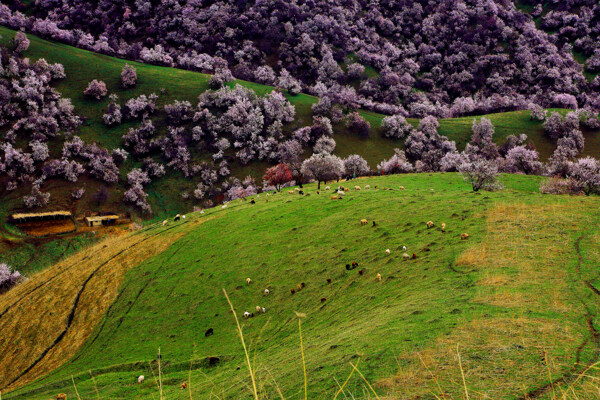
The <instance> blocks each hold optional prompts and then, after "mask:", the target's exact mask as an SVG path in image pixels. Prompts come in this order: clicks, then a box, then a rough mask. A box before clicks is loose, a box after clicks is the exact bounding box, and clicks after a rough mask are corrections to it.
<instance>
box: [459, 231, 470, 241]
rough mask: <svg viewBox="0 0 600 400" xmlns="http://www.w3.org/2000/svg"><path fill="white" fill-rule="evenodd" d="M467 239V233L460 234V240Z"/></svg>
mask: <svg viewBox="0 0 600 400" xmlns="http://www.w3.org/2000/svg"><path fill="white" fill-rule="evenodd" d="M468 238H469V234H468V233H461V234H460V240H467V239H468Z"/></svg>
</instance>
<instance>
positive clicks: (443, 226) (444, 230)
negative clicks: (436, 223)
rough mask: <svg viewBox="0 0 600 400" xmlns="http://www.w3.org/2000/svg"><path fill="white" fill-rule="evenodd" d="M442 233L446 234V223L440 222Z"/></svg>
mask: <svg viewBox="0 0 600 400" xmlns="http://www.w3.org/2000/svg"><path fill="white" fill-rule="evenodd" d="M442 232H446V223H445V222H442Z"/></svg>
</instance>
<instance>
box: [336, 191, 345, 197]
mask: <svg viewBox="0 0 600 400" xmlns="http://www.w3.org/2000/svg"><path fill="white" fill-rule="evenodd" d="M337 194H339V195H340V196H345V195H346V193H345V192H344V191H343V190H338V191H337Z"/></svg>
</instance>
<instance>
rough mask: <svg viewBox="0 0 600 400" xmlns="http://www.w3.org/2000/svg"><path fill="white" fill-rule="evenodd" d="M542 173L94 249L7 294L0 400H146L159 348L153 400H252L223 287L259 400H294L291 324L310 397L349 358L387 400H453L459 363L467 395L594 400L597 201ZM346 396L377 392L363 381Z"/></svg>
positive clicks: (381, 185) (410, 181) (159, 230)
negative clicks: (556, 185)
mask: <svg viewBox="0 0 600 400" xmlns="http://www.w3.org/2000/svg"><path fill="white" fill-rule="evenodd" d="M540 179H541V178H537V177H526V176H515V175H504V176H502V181H503V183H504V184H505V186H506V189H505V190H503V191H499V192H494V193H487V192H484V193H473V192H472V191H471V188H470V187H469V186H468V185H467V184H466V183H465V182H463V181H462V179H461V178H460V176H459V175H457V174H420V175H397V176H387V177H377V178H369V179H360V180H357V181H355V182H353V183H351V184H352V187H353V186H354V185H355V184H357V185H360V186H361V187H362V190H360V191H357V190H354V189H353V190H350V191H349V192H348V193H347V195H346V196H345V197H344V199H343V200H331V199H330V192H331V191H327V192H326V191H322V192H321V194H317V193H316V187H315V186H314V185H308V186H307V187H305V188H304V191H305V192H306V193H307V194H310V195H306V196H301V195H298V194H289V193H288V192H287V191H283V192H281V193H278V194H276V195H271V196H269V197H268V198H267V197H266V196H265V195H261V196H260V197H258V196H254V197H253V198H254V199H255V200H256V203H257V204H255V205H252V204H251V203H250V202H249V201H243V200H239V201H235V202H232V203H230V204H229V205H228V206H227V207H226V208H221V207H217V208H215V209H211V210H207V211H206V213H204V214H199V213H195V214H188V215H187V218H186V219H185V220H183V221H180V222H173V221H170V222H169V223H168V224H167V225H166V226H163V225H162V224H156V225H154V226H151V227H148V228H146V229H145V230H143V231H140V232H137V233H135V234H132V235H130V236H128V237H126V238H121V239H119V240H112V241H108V242H104V243H100V244H99V245H97V246H95V247H92V248H89V249H88V250H86V251H85V252H83V253H79V254H77V255H76V256H74V257H73V258H70V259H67V260H65V261H64V262H61V263H59V264H57V265H56V266H54V267H51V268H49V269H48V270H46V271H44V272H42V273H41V274H39V275H37V276H34V277H32V278H31V280H30V281H29V282H27V283H25V284H23V285H20V286H19V287H17V288H16V289H13V290H12V291H10V292H8V293H7V294H6V295H3V296H0V331H2V332H3V339H4V340H2V341H0V354H3V355H4V356H3V357H4V360H3V362H2V363H0V364H1V366H0V387H2V388H4V389H3V392H2V398H5V399H41V398H44V399H46V398H50V397H52V396H56V394H57V393H60V392H65V393H67V394H68V396H69V398H75V396H77V395H76V393H75V389H74V385H73V383H72V382H74V383H75V386H76V388H77V390H78V394H79V396H81V398H82V399H89V398H97V395H96V393H99V396H100V398H111V399H149V398H159V397H160V395H159V389H158V386H157V384H156V382H155V380H154V378H153V374H158V365H157V363H156V359H157V353H158V351H159V348H160V352H161V354H162V359H161V374H162V383H163V392H164V393H163V396H164V398H165V399H189V398H194V399H201V398H220V399H222V398H236V399H239V398H251V397H252V395H251V391H250V388H251V384H250V381H249V377H248V372H247V369H246V368H245V358H244V353H243V349H242V346H241V344H240V341H239V338H238V337H237V334H236V330H235V321H234V318H233V315H232V314H231V313H230V312H229V311H228V310H229V306H228V304H227V301H226V299H225V297H224V295H223V292H222V289H225V290H226V291H227V292H228V294H229V296H230V297H231V301H232V302H233V304H234V306H235V309H236V314H237V315H238V317H239V318H240V319H241V323H242V326H243V332H244V336H245V341H246V344H247V345H248V346H249V351H250V360H251V362H252V364H253V366H254V368H255V370H256V374H257V379H258V382H259V384H258V387H259V391H260V397H261V398H279V397H280V396H279V394H278V393H279V391H281V394H282V396H283V397H284V398H286V399H294V398H302V397H303V396H304V393H303V385H304V383H303V377H302V376H303V372H302V371H303V369H302V356H301V351H300V341H299V334H298V321H297V316H296V314H295V312H300V313H304V314H305V315H306V316H305V317H304V318H303V319H302V334H303V345H304V351H305V356H306V372H307V376H308V396H309V398H313V399H314V398H323V399H325V398H327V399H331V398H333V397H334V395H335V393H336V391H337V390H338V384H339V385H341V384H342V383H343V382H344V381H345V379H346V378H347V377H348V375H349V374H350V372H351V370H352V367H351V365H350V363H353V364H357V363H358V364H359V365H358V368H359V370H360V371H361V372H362V373H363V374H364V376H365V378H366V380H367V381H368V382H369V383H370V384H371V385H372V386H373V388H374V390H375V391H376V392H377V393H378V395H379V396H381V398H384V397H385V398H406V399H417V398H419V399H434V398H446V399H450V398H455V399H458V398H463V396H464V387H463V381H462V378H461V370H460V368H459V366H462V368H463V371H464V373H465V385H466V387H467V389H468V391H469V394H470V398H471V399H484V398H486V399H487V398H493V399H505V398H521V397H522V396H524V395H526V394H527V393H530V392H535V393H536V397H537V398H558V397H556V395H557V394H558V395H559V397H560V395H561V393H566V395H565V397H564V398H573V399H575V398H579V399H583V398H593V396H594V393H596V394H597V390H598V389H597V387H596V385H595V384H594V380H593V379H590V378H589V376H591V377H597V375H598V374H597V372H596V369H595V368H591V369H587V370H586V368H587V367H589V366H590V365H593V364H594V363H595V362H597V361H598V356H599V350H600V342H599V339H598V338H599V337H600V335H599V334H598V331H597V324H598V322H597V318H598V315H599V314H598V312H599V311H600V303H599V302H598V297H597V296H598V293H599V291H598V289H597V287H599V285H600V282H598V281H597V280H598V271H597V264H598V261H599V260H600V254H599V251H598V248H599V246H598V244H599V243H600V235H598V234H597V232H595V231H593V230H591V229H589V227H592V226H597V224H598V223H599V222H600V216H599V215H598V212H597V210H598V206H599V205H600V199H599V198H598V197H569V196H549V195H541V194H539V192H538V186H539V183H540ZM367 184H368V185H370V189H368V190H367V189H366V188H365V185H367ZM332 186H333V185H332ZM375 186H377V188H375ZM400 186H403V187H404V188H405V190H400ZM248 200H249V199H248ZM267 200H268V201H267ZM362 218H366V219H367V220H368V224H367V225H366V226H362V225H361V224H360V223H359V220H360V219H362ZM429 220H431V221H433V222H434V223H435V226H434V227H433V228H431V229H428V228H427V227H426V222H427V221H429ZM373 221H375V222H376V226H372V222H373ZM442 223H445V224H446V232H445V233H444V232H442V230H441V224H442ZM461 233H468V234H469V235H470V237H469V239H468V240H461V237H460V236H461ZM402 246H406V247H407V253H408V254H410V255H412V254H413V253H414V254H415V256H416V259H410V260H407V261H405V260H403V257H402V254H403V250H402ZM386 249H390V250H391V254H390V255H389V256H387V255H386V254H385V250H386ZM352 261H356V262H358V263H359V267H358V268H357V269H354V270H351V271H347V270H346V268H345V265H346V264H347V263H351V262H352ZM362 269H364V272H363V274H362V275H361V274H359V270H362ZM378 273H379V274H381V276H382V280H381V281H377V279H376V274H378ZM246 278H251V279H252V283H251V284H250V285H247V284H246ZM327 279H331V283H328V282H327ZM302 283H305V287H304V288H303V289H302V290H300V291H299V292H297V293H295V294H291V291H290V289H292V288H296V286H297V285H299V284H302ZM265 288H268V289H269V290H270V295H269V296H267V297H265V296H263V290H264V289H265ZM322 299H325V300H323V301H322ZM257 305H259V306H261V307H266V309H267V312H266V314H257V315H255V316H254V317H253V318H249V319H244V318H243V317H242V314H243V312H244V311H246V310H248V311H250V312H252V311H254V308H255V306H257ZM42 315H46V317H45V318H42V319H40V318H38V317H39V316H42ZM209 328H213V330H214V335H212V336H209V337H205V332H206V331H207V330H208V329H209ZM5 332H8V334H7V335H6V336H5ZM457 346H458V352H457ZM458 354H460V360H461V361H460V364H459V362H458V356H457V355H458ZM584 370H586V375H587V377H581V378H579V379H577V376H578V374H579V373H581V372H582V371H584ZM140 374H143V375H145V376H146V381H145V382H144V383H143V384H137V383H136V377H137V376H138V375H140ZM91 376H93V377H94V379H92V378H91ZM72 377H73V381H72ZM184 381H186V382H188V383H190V388H191V390H190V392H188V391H186V390H181V389H180V384H181V383H182V382H184ZM549 382H552V384H549ZM7 387H8V389H9V391H8V393H6V391H7V389H6V388H7ZM10 390H12V391H10ZM345 390H346V392H345V398H372V397H373V395H369V391H370V389H369V388H368V386H367V385H366V384H365V381H363V380H362V379H361V378H360V376H359V375H358V374H357V373H355V374H354V375H353V376H352V377H351V378H350V380H349V381H348V384H347V386H346V387H345ZM553 395H554V397H553ZM351 396H353V397H351ZM386 396H387V397H386ZM575 396H577V397H575ZM338 398H342V395H341V394H340V395H339V397H338Z"/></svg>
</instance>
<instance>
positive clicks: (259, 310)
mask: <svg viewBox="0 0 600 400" xmlns="http://www.w3.org/2000/svg"><path fill="white" fill-rule="evenodd" d="M374 188H375V189H377V186H374ZM364 189H365V190H369V189H371V186H370V185H366V186H365V187H364ZM399 189H400V190H405V188H404V187H403V186H400V187H399ZM325 190H326V191H330V190H331V187H330V186H326V187H325ZM349 190H350V189H349V188H347V187H343V186H339V187H337V188H336V189H335V195H333V196H331V199H332V200H339V199H342V198H343V196H345V195H346V193H347V192H348V191H349ZM354 190H356V191H359V190H361V187H360V186H354ZM383 190H394V189H391V188H388V189H386V188H383ZM276 193H277V192H273V194H276ZM288 193H289V194H291V195H295V194H299V195H301V196H303V195H305V194H304V191H303V190H301V189H299V188H295V189H294V190H289V191H288ZM316 193H317V194H320V191H316ZM309 194H310V193H307V194H306V195H307V196H308V195H309ZM265 196H266V197H269V193H266V195H265ZM259 198H260V195H256V199H259ZM242 201H247V199H246V198H244V199H242ZM266 201H267V202H268V201H269V199H268V198H267V199H266ZM250 203H251V204H256V200H255V199H252V200H251V201H250ZM221 208H222V209H225V208H227V204H223V205H222V206H221ZM200 214H204V210H202V211H200ZM185 219H186V216H185V215H180V214H177V215H176V216H175V217H174V218H173V221H174V222H177V221H181V220H185ZM167 223H168V220H164V221H163V223H162V226H165V225H167ZM368 223H369V221H368V220H367V219H366V218H362V219H361V220H360V225H361V226H365V225H368ZM372 226H377V223H376V222H375V221H372ZM426 226H427V228H428V229H431V228H433V227H435V223H434V222H433V221H427V223H426ZM440 228H441V232H442V233H446V223H444V222H442V224H441V226H440ZM468 238H469V234H468V233H461V235H460V239H461V240H467V239H468ZM402 251H403V252H404V253H403V254H402V259H403V260H404V261H407V260H410V259H413V260H415V259H417V254H416V253H412V255H410V254H408V253H407V248H406V246H402ZM385 254H386V256H389V255H391V254H392V252H391V250H390V249H385ZM358 266H359V264H358V262H356V261H352V262H351V263H349V264H346V270H347V271H351V270H354V269H356V268H358ZM358 274H359V275H360V276H363V275H365V274H366V269H364V268H363V269H360V270H359V271H358ZM381 280H382V276H381V274H380V273H379V272H378V273H377V274H376V275H375V281H376V282H381ZM332 282H333V281H332V279H331V278H327V284H331V283H332ZM252 283H253V281H252V279H251V278H246V285H248V286H249V285H251V284H252ZM305 287H306V283H304V282H301V283H299V284H298V285H297V286H296V287H295V288H292V289H290V293H291V295H294V294H296V293H298V292H300V291H302V290H303V289H304V288H305ZM262 294H263V296H264V297H268V296H269V295H270V294H271V291H270V290H269V289H268V288H267V289H264V290H263V291H262ZM320 301H321V303H325V302H326V301H327V298H326V297H322V298H321V300H320ZM254 310H255V311H253V312H250V311H244V313H243V317H244V318H252V317H254V316H255V315H258V314H265V313H266V312H267V309H266V308H265V307H263V306H260V305H257V306H256V307H255V308H254ZM255 312H256V314H255ZM213 334H214V330H213V328H209V329H208V330H207V331H206V332H205V333H204V336H205V337H209V336H212V335H213ZM144 380H145V377H144V375H140V376H139V377H138V378H137V382H138V383H139V384H142V383H144ZM186 388H187V382H183V383H182V384H181V389H186ZM56 399H57V400H67V395H66V394H64V393H61V394H59V395H58V396H57V397H56Z"/></svg>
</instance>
